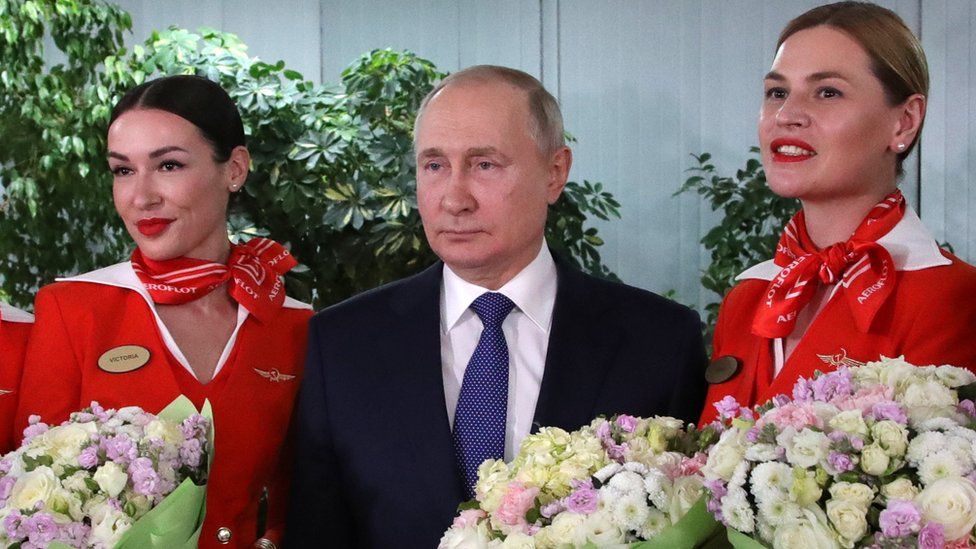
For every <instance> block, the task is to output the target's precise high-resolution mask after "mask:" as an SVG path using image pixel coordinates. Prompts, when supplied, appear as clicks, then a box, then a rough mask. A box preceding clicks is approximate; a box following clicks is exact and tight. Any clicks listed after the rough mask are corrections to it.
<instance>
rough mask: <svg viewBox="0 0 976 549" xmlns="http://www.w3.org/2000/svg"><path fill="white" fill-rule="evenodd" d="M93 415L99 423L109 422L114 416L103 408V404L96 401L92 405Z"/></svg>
mask: <svg viewBox="0 0 976 549" xmlns="http://www.w3.org/2000/svg"><path fill="white" fill-rule="evenodd" d="M91 413H92V414H94V415H95V417H97V418H98V421H107V420H108V418H110V417H112V414H111V413H109V412H107V411H106V410H105V408H102V406H101V404H99V403H98V402H96V401H94V400H93V401H92V403H91Z"/></svg>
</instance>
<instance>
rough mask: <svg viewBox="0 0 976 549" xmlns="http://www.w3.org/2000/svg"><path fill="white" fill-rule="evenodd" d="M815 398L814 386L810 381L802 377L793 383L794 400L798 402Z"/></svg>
mask: <svg viewBox="0 0 976 549" xmlns="http://www.w3.org/2000/svg"><path fill="white" fill-rule="evenodd" d="M812 398H813V388H812V387H811V386H810V381H809V380H807V378H805V377H801V378H800V379H798V380H797V381H796V384H795V385H793V400H794V401H796V402H809V401H810V400H811V399H812Z"/></svg>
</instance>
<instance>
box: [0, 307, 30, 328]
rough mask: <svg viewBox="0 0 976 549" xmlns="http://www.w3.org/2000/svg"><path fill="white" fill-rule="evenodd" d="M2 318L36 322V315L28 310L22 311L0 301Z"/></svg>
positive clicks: (0, 317)
mask: <svg viewBox="0 0 976 549" xmlns="http://www.w3.org/2000/svg"><path fill="white" fill-rule="evenodd" d="M0 319H2V320H3V321H4V322H23V323H26V324H30V323H32V322H34V315H32V314H30V313H28V312H27V311H21V310H20V309H18V308H16V307H14V306H12V305H8V304H6V303H3V302H0Z"/></svg>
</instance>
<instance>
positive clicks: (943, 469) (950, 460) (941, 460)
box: [918, 449, 962, 486]
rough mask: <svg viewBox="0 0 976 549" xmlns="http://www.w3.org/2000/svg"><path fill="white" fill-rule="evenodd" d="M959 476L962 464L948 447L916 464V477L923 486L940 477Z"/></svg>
mask: <svg viewBox="0 0 976 549" xmlns="http://www.w3.org/2000/svg"><path fill="white" fill-rule="evenodd" d="M959 476H962V464H960V463H959V460H958V459H956V456H955V455H954V454H953V452H952V451H951V450H948V449H946V450H940V451H938V452H935V453H934V454H931V455H929V456H928V457H926V458H925V459H924V460H922V463H921V464H920V465H919V466H918V478H919V479H920V480H921V481H922V484H924V485H925V486H928V485H930V484H932V483H933V482H935V481H937V480H939V479H942V478H953V477H959Z"/></svg>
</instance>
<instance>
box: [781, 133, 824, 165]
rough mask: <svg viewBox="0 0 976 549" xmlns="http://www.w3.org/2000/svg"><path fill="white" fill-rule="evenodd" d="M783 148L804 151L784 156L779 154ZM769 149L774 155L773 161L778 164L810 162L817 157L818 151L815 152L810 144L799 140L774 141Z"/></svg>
mask: <svg viewBox="0 0 976 549" xmlns="http://www.w3.org/2000/svg"><path fill="white" fill-rule="evenodd" d="M781 147H796V148H798V149H802V151H794V154H784V153H781V152H779V150H780V148H781ZM769 148H770V149H771V152H772V153H773V160H774V161H776V162H803V161H804V160H810V159H811V158H813V157H815V156H817V151H815V150H814V149H813V147H812V146H810V144H808V143H807V142H806V141H801V140H799V139H792V138H785V139H774V140H773V142H772V143H770V144H769ZM796 153H799V154H796Z"/></svg>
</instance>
